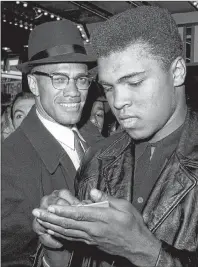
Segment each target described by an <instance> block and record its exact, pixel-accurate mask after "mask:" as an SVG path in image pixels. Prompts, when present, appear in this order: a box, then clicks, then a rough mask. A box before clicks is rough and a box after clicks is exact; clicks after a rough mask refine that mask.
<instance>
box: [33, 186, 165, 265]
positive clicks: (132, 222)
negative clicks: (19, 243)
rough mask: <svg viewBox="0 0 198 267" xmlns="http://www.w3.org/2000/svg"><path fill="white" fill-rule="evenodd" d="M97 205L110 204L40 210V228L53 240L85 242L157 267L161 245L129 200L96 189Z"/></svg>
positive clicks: (139, 263)
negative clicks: (98, 205) (100, 204)
mask: <svg viewBox="0 0 198 267" xmlns="http://www.w3.org/2000/svg"><path fill="white" fill-rule="evenodd" d="M91 198H92V200H93V201H94V202H98V201H104V200H108V201H109V205H110V206H109V208H96V207H94V208H93V207H89V206H85V207H84V206H65V205H64V206H63V205H51V206H50V207H48V211H46V210H37V215H36V216H37V217H38V218H39V219H40V220H41V224H42V225H43V226H44V227H45V228H47V229H49V230H47V231H48V233H50V234H51V235H53V236H56V237H62V238H63V237H65V239H68V240H74V241H83V242H85V243H87V244H91V245H96V246H97V247H98V248H99V249H101V250H103V251H105V252H107V253H109V254H114V255H120V256H123V257H125V258H127V259H128V260H130V261H131V262H132V263H133V264H135V265H138V266H149V267H150V266H155V263H156V261H157V257H158V254H159V251H160V247H161V242H160V241H159V240H158V239H156V238H155V236H154V235H153V234H152V233H151V232H150V231H149V229H148V228H147V227H146V225H145V224H144V221H143V219H142V216H141V215H140V214H139V213H138V211H137V210H136V209H135V208H134V207H133V206H132V205H131V204H130V203H129V202H128V201H126V200H122V199H116V198H113V197H110V196H106V195H105V194H103V193H102V192H100V191H98V190H96V189H93V190H92V191H91Z"/></svg>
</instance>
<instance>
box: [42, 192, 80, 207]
mask: <svg viewBox="0 0 198 267" xmlns="http://www.w3.org/2000/svg"><path fill="white" fill-rule="evenodd" d="M79 203H80V201H79V200H78V199H77V198H76V197H74V196H73V195H72V193H71V192H70V191H69V190H67V189H62V190H55V191H53V192H52V194H51V195H48V196H44V197H43V198H42V200H41V204H40V208H42V209H47V207H48V206H49V205H52V204H59V205H77V204H79Z"/></svg>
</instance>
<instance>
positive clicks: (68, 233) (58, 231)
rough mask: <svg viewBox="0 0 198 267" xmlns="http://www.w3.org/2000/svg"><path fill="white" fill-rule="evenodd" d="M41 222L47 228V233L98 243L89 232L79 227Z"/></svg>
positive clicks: (68, 238)
mask: <svg viewBox="0 0 198 267" xmlns="http://www.w3.org/2000/svg"><path fill="white" fill-rule="evenodd" d="M41 224H42V225H43V226H44V227H45V228H47V233H48V234H50V235H52V236H54V237H58V238H62V239H67V240H71V238H72V239H73V240H74V239H75V241H83V242H86V243H87V242H89V243H90V244H96V243H95V242H94V240H93V239H92V238H91V237H90V235H89V234H88V233H86V232H85V231H81V230H78V229H66V228H63V227H60V226H58V225H54V224H51V223H48V222H44V221H41Z"/></svg>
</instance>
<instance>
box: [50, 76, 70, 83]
mask: <svg viewBox="0 0 198 267" xmlns="http://www.w3.org/2000/svg"><path fill="white" fill-rule="evenodd" d="M53 79H54V82H55V83H65V82H66V81H67V79H66V77H63V76H57V77H54V78H53Z"/></svg>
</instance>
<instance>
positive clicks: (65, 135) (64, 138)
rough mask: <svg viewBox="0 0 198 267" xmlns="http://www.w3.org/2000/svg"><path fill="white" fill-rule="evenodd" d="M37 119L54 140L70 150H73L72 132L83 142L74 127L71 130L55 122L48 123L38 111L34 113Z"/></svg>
mask: <svg viewBox="0 0 198 267" xmlns="http://www.w3.org/2000/svg"><path fill="white" fill-rule="evenodd" d="M36 113H37V116H38V118H39V119H40V120H41V122H42V123H43V125H44V126H45V127H46V128H47V130H48V131H49V132H50V133H51V134H52V135H53V136H54V138H55V139H56V140H58V141H59V142H60V143H62V144H64V145H66V146H68V147H69V148H71V149H73V150H74V149H75V146H74V133H73V130H74V131H76V132H77V134H78V136H79V138H80V139H81V140H82V141H84V142H85V140H84V139H83V137H82V136H81V134H80V133H79V131H78V129H77V127H76V126H75V125H74V126H73V127H72V128H69V127H66V126H63V125H61V124H59V123H57V122H53V121H49V120H47V119H45V118H44V117H43V116H42V115H41V114H40V113H39V112H38V110H37V111H36Z"/></svg>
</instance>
